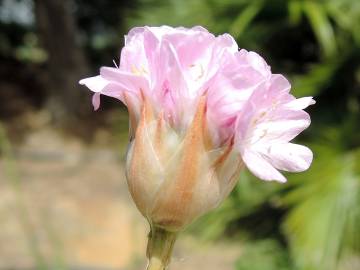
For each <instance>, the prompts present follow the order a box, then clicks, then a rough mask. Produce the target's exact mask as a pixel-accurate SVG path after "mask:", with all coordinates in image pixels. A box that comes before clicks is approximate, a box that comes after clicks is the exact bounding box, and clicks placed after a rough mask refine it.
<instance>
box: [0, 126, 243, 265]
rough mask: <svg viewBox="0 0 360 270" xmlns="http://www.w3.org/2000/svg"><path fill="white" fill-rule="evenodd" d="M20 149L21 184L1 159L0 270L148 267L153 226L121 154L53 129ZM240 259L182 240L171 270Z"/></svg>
mask: <svg viewBox="0 0 360 270" xmlns="http://www.w3.org/2000/svg"><path fill="white" fill-rule="evenodd" d="M14 150H15V156H16V161H15V166H11V167H13V168H11V169H12V170H13V171H15V174H16V173H18V174H19V182H17V180H16V176H10V175H9V171H8V169H9V168H7V166H9V165H8V164H7V165H6V163H5V162H4V159H2V160H0V269H34V268H37V267H38V268H39V267H46V268H48V269H80V268H81V269H90V268H91V269H124V270H142V269H145V265H146V261H145V248H146V235H147V231H148V227H147V224H146V222H145V220H144V219H143V218H142V217H141V215H140V214H139V213H138V211H137V210H136V208H135V206H134V204H133V202H132V200H131V198H130V195H129V193H128V190H127V186H126V181H125V177H124V171H123V163H124V160H123V153H122V151H123V150H121V151H120V150H119V149H118V147H110V146H101V144H100V145H92V146H89V145H85V144H83V143H82V142H81V141H79V140H77V139H69V138H66V139H65V138H63V137H62V136H60V135H59V134H58V133H57V132H55V131H54V130H52V129H49V128H44V129H39V130H37V131H35V132H32V133H31V134H29V135H28V136H27V137H26V139H25V141H24V142H23V143H22V144H21V146H15V147H14ZM10 174H11V171H10ZM239 253H240V247H239V245H237V244H235V243H223V242H218V243H211V244H209V243H207V244H206V243H203V242H199V241H198V240H197V239H195V238H194V237H192V236H190V235H188V234H183V235H181V236H180V238H179V240H178V242H177V244H176V248H175V254H174V259H173V261H172V263H171V267H170V269H171V270H180V269H182V270H187V269H188V270H190V269H200V268H203V269H207V270H219V269H222V270H230V269H234V263H235V260H236V259H237V258H238V256H239Z"/></svg>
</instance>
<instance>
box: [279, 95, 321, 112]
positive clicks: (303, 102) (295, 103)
mask: <svg viewBox="0 0 360 270" xmlns="http://www.w3.org/2000/svg"><path fill="white" fill-rule="evenodd" d="M315 103H316V102H315V100H314V99H313V97H303V98H298V99H294V100H292V101H290V102H289V103H286V104H285V105H284V107H286V108H289V109H292V110H296V111H298V110H303V109H305V108H307V107H308V106H310V105H313V104H315Z"/></svg>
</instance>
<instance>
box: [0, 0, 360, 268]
mask: <svg viewBox="0 0 360 270" xmlns="http://www.w3.org/2000/svg"><path fill="white" fill-rule="evenodd" d="M162 24H169V25H172V26H180V25H182V26H188V27H190V26H193V25H202V26H204V27H206V28H208V29H209V30H210V31H211V32H214V33H216V34H221V33H224V32H228V33H230V34H232V35H233V36H234V37H235V39H236V40H237V42H238V44H239V46H240V47H241V48H246V49H248V50H253V51H256V52H258V53H259V54H260V55H262V56H263V57H264V58H265V59H266V60H267V62H268V63H269V64H270V65H271V67H272V71H273V73H282V74H286V76H287V77H288V78H289V79H290V81H291V83H292V91H293V94H294V95H295V96H298V97H300V96H308V95H312V96H314V97H315V99H316V101H317V103H316V105H314V106H311V108H309V110H308V111H309V113H310V114H311V117H312V125H311V127H310V128H309V129H308V130H306V131H305V132H304V133H303V134H302V135H301V136H300V137H299V138H298V139H297V141H298V142H301V143H303V144H305V145H307V146H309V147H310V148H311V149H313V151H314V162H313V165H312V167H311V169H310V170H309V171H307V172H305V173H299V174H291V175H288V179H289V181H288V183H287V184H283V185H281V184H278V183H268V182H263V181H260V180H258V179H255V178H254V177H252V176H251V175H250V174H249V173H248V172H243V173H242V175H241V177H240V181H239V184H238V185H237V187H236V188H235V190H234V191H233V193H232V194H231V196H230V197H229V199H227V200H226V201H225V202H224V204H223V205H222V206H221V207H220V208H219V209H217V210H216V211H215V212H213V213H211V214H208V215H206V216H204V217H202V218H201V219H199V220H198V221H197V222H196V223H195V224H194V225H193V226H191V227H190V228H188V229H187V231H186V233H185V234H183V235H182V236H181V237H180V239H179V241H178V243H177V246H176V250H175V257H174V260H173V262H172V264H171V268H170V269H174V270H176V269H182V270H184V269H185V270H186V269H189V270H190V269H199V268H203V269H208V270H218V269H223V270H227V269H236V270H250V269H251V270H273V269H274V270H275V269H276V270H295V269H296V270H313V269H314V270H315V269H316V270H323V269H326V270H359V269H360V1H358V0H327V1H326V0H324V1H320V0H318V1H315V0H272V1H265V0H181V1H180V0H177V1H176V0H122V1H110V0H61V1H60V0H0V269H3V270H10V269H12V270H23V269H24V270H25V269H26V270H30V269H39V270H47V269H59V270H60V269H61V270H70V269H118V270H137V269H139V270H140V269H144V266H145V246H146V233H147V231H148V228H147V224H146V222H145V220H144V219H143V218H142V217H141V216H140V214H139V213H138V212H137V210H136V209H135V207H134V205H133V203H132V201H131V199H130V196H129V193H128V191H127V187H126V183H125V179H124V172H123V163H124V153H125V149H126V144H127V129H128V123H127V112H126V109H125V108H124V106H122V104H120V103H119V102H117V101H114V100H111V99H110V98H106V97H104V98H103V99H102V100H103V103H102V107H101V108H100V110H99V111H97V112H93V110H92V107H91V101H90V99H91V97H90V93H89V91H88V90H87V89H85V88H82V87H80V86H79V85H78V83H77V82H78V80H79V79H81V78H83V77H87V76H90V75H95V74H97V73H98V68H99V67H100V66H102V65H107V66H113V60H115V61H116V62H118V61H119V54H120V49H121V47H122V46H123V37H124V35H125V34H126V33H127V32H128V30H129V29H130V28H131V27H133V26H139V25H162Z"/></svg>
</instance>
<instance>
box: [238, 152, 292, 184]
mask: <svg viewBox="0 0 360 270" xmlns="http://www.w3.org/2000/svg"><path fill="white" fill-rule="evenodd" d="M241 157H242V159H243V161H244V162H245V164H246V167H247V168H248V169H249V170H250V171H251V172H252V173H253V174H254V175H255V176H257V177H259V178H260V179H262V180H266V181H271V180H276V181H279V182H282V183H284V182H286V178H285V177H284V176H283V175H282V174H281V173H280V172H279V171H278V170H276V169H275V168H274V167H273V166H272V165H271V164H270V163H269V162H268V161H267V160H266V159H264V158H263V157H261V155H259V154H258V153H256V152H253V151H251V150H245V151H244V152H243V153H242V156H241Z"/></svg>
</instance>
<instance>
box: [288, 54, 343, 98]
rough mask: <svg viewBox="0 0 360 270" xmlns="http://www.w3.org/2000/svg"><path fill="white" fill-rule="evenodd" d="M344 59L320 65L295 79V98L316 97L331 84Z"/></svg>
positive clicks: (314, 66)
mask: <svg viewBox="0 0 360 270" xmlns="http://www.w3.org/2000/svg"><path fill="white" fill-rule="evenodd" d="M341 61H342V59H341V58H340V59H339V58H338V59H336V60H331V61H326V62H324V63H318V64H315V65H313V66H312V67H311V69H310V71H309V72H308V73H306V74H301V75H300V74H299V75H295V76H294V77H293V80H292V81H293V93H294V95H295V96H299V97H300V96H316V95H318V94H319V93H320V92H321V90H323V89H324V88H325V87H326V86H328V85H329V83H331V80H332V78H333V76H334V74H335V72H336V71H337V69H338V67H339V65H340V64H341Z"/></svg>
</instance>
